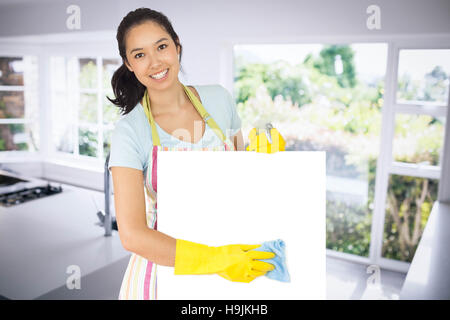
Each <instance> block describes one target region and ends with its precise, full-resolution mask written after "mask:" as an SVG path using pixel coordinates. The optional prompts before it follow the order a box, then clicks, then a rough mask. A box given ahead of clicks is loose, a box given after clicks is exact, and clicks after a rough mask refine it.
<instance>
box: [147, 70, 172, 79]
mask: <svg viewBox="0 0 450 320" xmlns="http://www.w3.org/2000/svg"><path fill="white" fill-rule="evenodd" d="M167 71H169V69H166V70H164V71H162V72H160V73H157V74H154V75H151V76H150V77H152V78H153V79H161V78H163V77H164V76H165V75H166V73H167Z"/></svg>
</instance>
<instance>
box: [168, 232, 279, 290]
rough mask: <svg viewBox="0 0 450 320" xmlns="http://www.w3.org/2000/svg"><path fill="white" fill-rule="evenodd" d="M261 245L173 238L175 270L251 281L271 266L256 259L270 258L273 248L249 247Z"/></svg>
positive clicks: (271, 266)
mask: <svg viewBox="0 0 450 320" xmlns="http://www.w3.org/2000/svg"><path fill="white" fill-rule="evenodd" d="M260 246H261V245H245V244H234V245H226V246H220V247H210V246H207V245H204V244H199V243H195V242H190V241H186V240H181V239H177V244H176V253H175V274H176V275H181V274H213V273H217V274H218V275H220V276H221V277H223V278H225V279H228V280H230V281H236V282H246V283H248V282H251V281H253V280H254V279H255V278H257V277H259V276H262V275H264V274H266V272H267V271H270V270H273V269H274V268H275V267H274V266H273V265H272V264H270V263H267V262H263V261H258V260H257V259H272V258H274V257H275V254H274V253H273V252H266V251H250V250H252V249H256V248H258V247H260Z"/></svg>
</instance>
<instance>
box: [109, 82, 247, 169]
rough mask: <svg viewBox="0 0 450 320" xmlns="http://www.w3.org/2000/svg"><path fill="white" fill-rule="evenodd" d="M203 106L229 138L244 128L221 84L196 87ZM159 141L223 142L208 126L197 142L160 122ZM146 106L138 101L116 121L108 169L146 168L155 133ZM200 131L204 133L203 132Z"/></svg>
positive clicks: (177, 143)
mask: <svg viewBox="0 0 450 320" xmlns="http://www.w3.org/2000/svg"><path fill="white" fill-rule="evenodd" d="M193 87H194V88H195V89H196V90H197V92H198V94H199V96H200V100H201V102H202V105H203V107H205V109H206V111H207V112H208V113H209V114H210V115H211V117H212V118H213V119H214V120H215V121H216V123H217V125H218V126H219V127H220V129H222V132H223V133H224V134H225V135H226V136H227V137H232V136H234V135H235V134H236V133H238V131H239V130H240V129H241V119H240V117H239V115H238V113H237V111H236V104H235V103H234V101H233V98H232V97H231V95H230V93H229V92H228V91H227V90H226V89H225V88H224V87H222V86H221V85H200V86H193ZM156 129H157V131H158V135H159V139H160V143H161V145H162V146H165V147H173V146H176V147H180V148H184V147H186V148H189V149H191V148H192V149H194V148H201V147H215V146H221V145H223V142H222V141H221V140H220V138H219V137H218V136H217V134H215V133H214V131H213V130H212V129H211V128H210V127H209V126H208V125H206V126H205V133H204V135H203V137H202V138H201V139H200V140H199V141H198V142H197V143H190V142H186V141H182V140H179V139H177V138H175V137H173V136H172V135H171V134H169V133H167V132H166V131H164V130H163V129H162V128H161V127H160V126H159V125H158V124H157V123H156ZM151 131H152V130H151V127H150V124H149V122H148V119H147V117H146V115H145V112H144V108H143V106H142V105H141V104H140V103H138V104H137V105H136V106H135V107H134V108H133V110H131V111H130V112H129V113H127V114H126V115H124V116H123V117H122V118H121V119H120V120H118V121H117V123H116V125H115V128H114V131H113V134H112V138H111V151H110V156H109V164H108V169H110V168H111V167H114V166H117V167H128V168H134V169H138V170H142V171H144V172H145V171H146V169H147V161H148V157H149V153H150V150H151V148H152V146H153V142H152V132H151ZM200 134H201V133H200Z"/></svg>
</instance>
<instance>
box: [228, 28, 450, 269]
mask: <svg viewBox="0 0 450 320" xmlns="http://www.w3.org/2000/svg"><path fill="white" fill-rule="evenodd" d="M292 43H295V44H317V43H319V44H334V43H342V44H344V43H345V44H352V43H386V44H387V50H388V52H387V65H386V73H385V92H384V105H383V108H382V123H381V126H382V128H381V133H380V142H381V143H380V150H379V155H378V159H377V172H376V180H375V199H374V209H373V216H372V226H371V242H370V250H369V256H368V257H361V256H357V255H353V254H349V253H343V252H337V251H334V250H330V249H326V252H327V256H330V257H335V258H339V259H344V260H348V261H352V262H356V263H361V264H365V265H369V264H375V265H378V266H380V267H382V268H385V269H389V270H394V271H399V272H404V273H406V272H407V271H408V269H409V266H410V263H409V262H404V261H397V260H393V259H387V258H383V257H382V256H381V249H382V241H383V232H384V223H385V209H386V203H385V202H386V196H387V190H388V179H389V175H390V174H401V175H409V176H415V177H422V178H432V179H438V180H439V191H438V194H439V196H438V200H442V199H446V200H447V201H450V182H449V181H444V180H443V179H442V177H443V172H444V171H445V172H449V173H450V125H449V121H450V120H449V119H450V118H449V116H450V106H448V105H450V102H449V103H448V105H447V107H445V106H444V107H442V106H430V105H427V106H425V107H420V108H423V109H419V105H410V104H407V105H406V104H397V103H396V94H397V76H398V58H399V51H400V50H401V49H450V35H446V34H444V35H442V34H424V35H420V36H414V35H373V36H371V35H365V36H355V35H346V36H333V37H330V36H314V37H302V36H299V37H284V38H282V39H280V38H275V37H264V39H255V38H229V39H226V41H224V42H223V43H222V55H221V64H220V66H221V70H220V71H221V72H220V74H221V84H222V85H223V86H224V87H226V88H227V89H228V90H229V91H230V92H231V93H232V95H233V98H234V78H235V74H234V52H233V47H234V46H235V45H252V44H292ZM449 101H450V93H449ZM399 112H401V113H409V114H429V115H434V116H440V117H446V121H445V132H446V133H445V136H444V141H443V146H444V147H443V151H442V154H441V161H440V166H441V167H436V166H425V165H416V164H404V163H399V162H393V161H392V141H393V137H394V126H395V115H396V114H397V113H399ZM442 166H444V167H443V168H442ZM449 180H450V179H449ZM443 190H444V191H443Z"/></svg>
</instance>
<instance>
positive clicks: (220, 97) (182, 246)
mask: <svg viewBox="0 0 450 320" xmlns="http://www.w3.org/2000/svg"><path fill="white" fill-rule="evenodd" d="M117 41H118V44H119V51H120V55H121V57H122V59H123V64H122V66H121V67H120V68H119V69H118V70H117V71H116V72H115V73H114V75H113V78H112V81H111V84H112V87H113V90H114V94H115V96H116V98H115V99H110V101H111V102H112V103H114V104H115V105H117V106H118V107H119V108H120V109H121V110H122V113H123V115H124V117H123V118H122V119H120V120H119V121H118V122H117V124H116V127H115V129H114V133H113V136H112V139H111V154H110V159H109V164H108V169H111V173H112V178H113V183H114V201H115V209H116V220H117V225H118V229H119V235H120V239H121V241H122V244H123V246H124V247H125V248H126V249H127V250H128V251H131V252H132V256H131V258H130V262H129V264H128V267H127V270H126V271H125V275H124V278H123V281H122V286H121V289H120V293H119V299H144V300H147V299H156V292H157V288H156V270H157V265H164V266H170V267H174V273H175V274H177V275H182V274H213V273H216V274H218V275H220V276H221V277H223V278H225V279H227V280H230V281H236V282H246V283H248V282H251V281H253V280H254V279H255V278H256V277H259V276H262V275H264V274H265V273H266V272H267V271H269V270H273V268H274V267H273V265H272V264H270V263H266V262H262V261H257V260H259V259H270V258H273V257H274V254H273V253H272V252H264V251H252V250H253V249H256V248H258V247H259V246H260V245H258V244H256V245H227V246H221V247H209V246H207V245H203V244H198V243H193V242H189V241H185V240H181V239H175V238H173V237H170V236H169V235H166V234H164V233H162V232H160V231H157V174H156V173H157V161H158V157H157V153H158V152H163V151H188V150H197V151H208V150H211V151H234V150H236V146H235V145H238V144H239V150H243V138H242V133H241V131H240V129H241V120H240V118H239V115H238V114H237V112H236V106H235V104H234V102H233V99H232V98H231V95H230V94H229V93H228V91H227V90H226V89H225V88H223V87H222V86H220V85H205V86H195V87H194V86H189V87H187V86H185V85H184V84H182V83H181V82H180V81H179V79H178V72H179V70H180V59H181V53H182V46H181V43H180V41H179V38H178V36H177V34H176V33H175V31H174V30H173V28H172V26H171V24H170V22H169V20H168V19H167V17H166V16H164V15H163V14H162V13H160V12H157V11H154V10H151V9H146V8H140V9H137V10H135V11H132V12H130V13H128V15H127V16H126V17H125V18H124V19H123V20H122V22H121V23H120V25H119V28H118V31H117ZM216 121H217V122H216ZM224 132H225V133H224ZM192 137H193V138H192ZM232 140H235V144H233V142H232ZM193 223H195V221H193ZM186 227H189V226H186Z"/></svg>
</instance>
